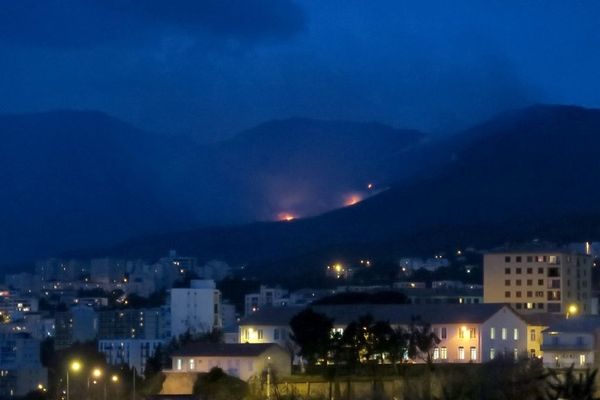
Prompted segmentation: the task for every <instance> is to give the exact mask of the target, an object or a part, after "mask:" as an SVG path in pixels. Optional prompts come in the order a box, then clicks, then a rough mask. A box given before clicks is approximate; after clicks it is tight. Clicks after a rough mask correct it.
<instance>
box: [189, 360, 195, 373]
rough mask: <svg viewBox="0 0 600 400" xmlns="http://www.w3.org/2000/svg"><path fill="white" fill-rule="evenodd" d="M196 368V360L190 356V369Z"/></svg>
mask: <svg viewBox="0 0 600 400" xmlns="http://www.w3.org/2000/svg"><path fill="white" fill-rule="evenodd" d="M195 369H196V360H194V359H193V358H190V371H193V370H195Z"/></svg>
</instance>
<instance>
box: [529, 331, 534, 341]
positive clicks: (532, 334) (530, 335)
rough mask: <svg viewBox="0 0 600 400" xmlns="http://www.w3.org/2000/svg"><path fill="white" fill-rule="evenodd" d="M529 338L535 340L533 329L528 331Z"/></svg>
mask: <svg viewBox="0 0 600 400" xmlns="http://www.w3.org/2000/svg"><path fill="white" fill-rule="evenodd" d="M529 340H531V341H532V342H535V329H532V330H530V331H529Z"/></svg>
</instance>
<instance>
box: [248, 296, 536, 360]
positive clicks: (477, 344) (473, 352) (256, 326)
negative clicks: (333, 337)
mask: <svg viewBox="0 0 600 400" xmlns="http://www.w3.org/2000/svg"><path fill="white" fill-rule="evenodd" d="M311 308H312V309H313V310H314V311H315V312H318V313H322V314H325V315H327V316H328V317H329V318H331V319H333V325H334V330H337V331H339V332H343V330H344V328H345V327H346V326H347V325H348V324H349V323H350V322H352V321H354V320H356V319H358V318H359V317H361V316H363V315H371V316H372V317H373V319H374V320H375V321H388V322H389V323H390V325H392V326H393V327H396V328H397V327H403V328H408V327H410V326H411V325H412V324H421V323H422V324H429V325H430V326H431V329H432V330H433V332H434V333H435V334H436V335H437V337H438V338H439V339H440V343H439V344H438V345H437V346H436V347H435V348H434V349H432V354H431V356H432V358H433V361H434V362H436V363H444V362H456V363H468V362H474V363H480V362H485V361H489V360H491V359H493V358H495V357H497V356H499V355H501V354H502V355H509V356H511V357H513V356H514V357H516V356H519V355H522V354H524V353H530V349H529V348H528V346H530V343H529V340H528V333H529V325H528V324H527V322H526V321H525V320H524V319H523V318H522V317H521V316H519V315H518V314H517V313H516V312H514V311H513V310H512V309H511V308H510V307H508V306H506V305H504V304H406V305H405V304H389V305H388V304H380V305H378V304H358V305H357V304H353V305H316V306H312V307H311ZM301 310H302V309H301V308H297V307H281V308H271V309H263V310H260V311H258V312H257V313H256V314H254V315H252V316H250V317H247V318H245V319H243V320H242V321H241V322H240V342H242V343H277V344H279V345H282V346H286V347H287V348H289V346H290V345H293V343H292V342H291V341H290V337H289V334H290V332H291V328H290V326H289V323H290V320H291V319H292V317H293V316H294V315H296V314H297V313H298V312H300V311H301Z"/></svg>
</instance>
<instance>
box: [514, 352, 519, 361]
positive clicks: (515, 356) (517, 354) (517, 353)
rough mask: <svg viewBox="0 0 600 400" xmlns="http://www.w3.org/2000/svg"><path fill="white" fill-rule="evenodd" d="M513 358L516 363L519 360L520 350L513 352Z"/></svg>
mask: <svg viewBox="0 0 600 400" xmlns="http://www.w3.org/2000/svg"><path fill="white" fill-rule="evenodd" d="M513 357H514V358H515V361H516V360H518V359H519V349H514V350H513Z"/></svg>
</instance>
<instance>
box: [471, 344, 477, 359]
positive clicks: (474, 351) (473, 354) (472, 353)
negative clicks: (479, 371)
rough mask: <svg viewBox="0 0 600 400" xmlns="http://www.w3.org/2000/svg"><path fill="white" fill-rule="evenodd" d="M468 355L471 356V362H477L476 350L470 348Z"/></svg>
mask: <svg viewBox="0 0 600 400" xmlns="http://www.w3.org/2000/svg"><path fill="white" fill-rule="evenodd" d="M470 355H471V361H476V360H477V348H476V347H471V349H470Z"/></svg>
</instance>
